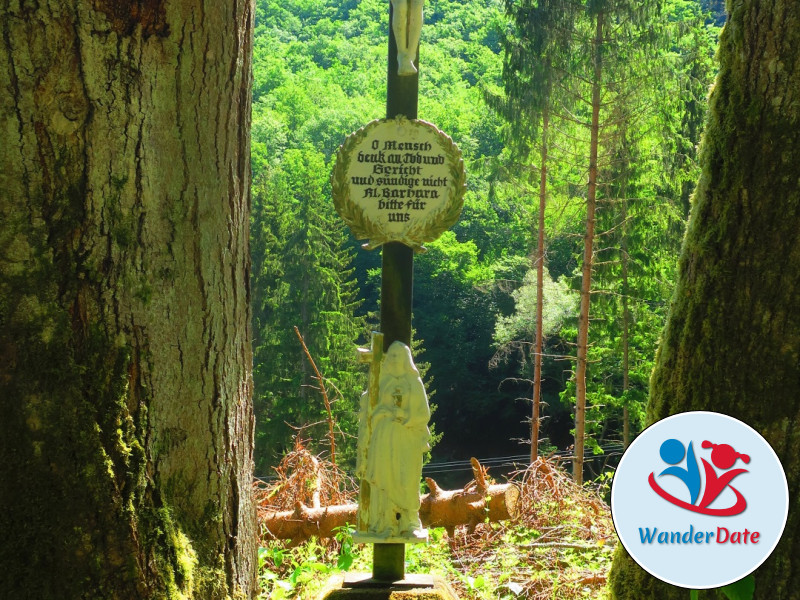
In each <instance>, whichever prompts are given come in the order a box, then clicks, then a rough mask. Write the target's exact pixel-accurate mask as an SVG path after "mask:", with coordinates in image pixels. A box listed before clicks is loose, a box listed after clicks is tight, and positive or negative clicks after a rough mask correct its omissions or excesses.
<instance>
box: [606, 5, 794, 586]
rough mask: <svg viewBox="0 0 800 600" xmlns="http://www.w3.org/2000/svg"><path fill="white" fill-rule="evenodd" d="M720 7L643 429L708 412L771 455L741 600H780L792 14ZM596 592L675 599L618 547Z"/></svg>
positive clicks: (790, 531)
mask: <svg viewBox="0 0 800 600" xmlns="http://www.w3.org/2000/svg"><path fill="white" fill-rule="evenodd" d="M728 7H729V9H730V10H731V14H730V17H729V20H728V23H727V25H726V27H725V30H724V31H723V33H722V36H721V39H720V49H719V55H718V56H719V60H720V72H719V76H718V78H717V82H716V85H715V87H714V90H713V92H712V95H711V107H710V113H709V122H708V125H707V128H706V133H705V137H704V141H703V147H702V153H701V161H702V162H701V164H702V167H703V173H702V176H701V179H700V183H699V185H698V188H697V192H696V194H695V199H694V206H693V209H692V215H691V220H690V224H689V230H688V232H687V236H686V239H685V242H684V248H683V253H682V256H681V260H680V270H679V280H678V286H677V289H676V293H675V296H674V298H673V302H672V306H671V307H670V313H669V318H668V321H667V325H666V328H665V330H664V333H663V336H662V340H661V344H660V350H659V353H658V356H657V362H656V368H655V371H654V373H653V377H652V383H651V395H650V403H649V405H648V420H649V422H651V423H652V422H653V421H655V420H657V419H660V418H663V417H666V416H668V415H670V414H673V413H676V412H680V411H685V410H712V411H718V412H722V413H726V414H729V415H731V416H734V417H737V418H739V419H742V420H744V421H746V422H747V423H749V424H750V425H752V426H753V427H754V428H755V429H757V430H758V431H759V432H761V434H762V435H763V436H764V437H765V438H766V439H767V441H768V442H769V443H770V444H771V445H772V447H773V448H774V449H775V451H776V453H777V454H778V456H779V457H780V459H781V461H782V462H783V465H784V468H785V471H786V476H787V479H788V483H789V497H790V499H791V501H792V502H793V506H792V508H790V510H789V520H788V523H787V524H786V529H785V531H784V534H783V538H782V539H781V542H780V543H779V544H778V546H777V548H776V549H775V551H774V553H773V555H772V556H771V557H770V558H769V559H768V560H767V562H765V563H764V564H763V565H762V566H761V567H760V568H759V569H758V570H757V571H756V572H755V577H756V591H755V598H756V599H767V598H769V599H771V600H789V599H794V598H797V597H798V594H799V593H800V563H798V559H797V557H798V556H800V510H798V498H800V495H798V493H800V489H799V488H800V429H798V427H797V423H798V421H799V420H800V376H798V365H799V364H800V310H798V307H800V302H799V301H798V298H800V235H798V232H800V180H798V165H800V4H798V3H797V2H795V1H794V0H743V1H741V2H733V3H729V4H728ZM610 583H611V588H612V590H613V596H614V597H615V598H618V599H631V600H633V599H636V600H649V599H656V598H657V599H659V600H670V599H673V598H674V599H676V600H677V599H680V600H684V599H685V598H687V597H688V592H687V591H686V590H684V589H679V588H673V587H671V586H668V585H666V584H662V583H660V582H659V581H657V580H655V579H654V578H652V577H650V576H649V575H647V574H646V573H645V572H644V571H642V570H641V569H640V568H639V567H638V566H637V565H635V564H634V563H633V562H632V561H631V560H630V558H629V557H628V556H627V555H626V554H625V553H624V551H623V550H622V547H621V546H620V547H619V548H618V553H617V555H616V556H615V560H614V565H613V568H612V571H611V576H610ZM700 598H704V599H708V598H717V599H721V598H722V594H721V593H719V592H715V591H710V592H701V593H700Z"/></svg>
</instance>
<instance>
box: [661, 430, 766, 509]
mask: <svg viewBox="0 0 800 600" xmlns="http://www.w3.org/2000/svg"><path fill="white" fill-rule="evenodd" d="M701 448H704V449H712V450H711V464H709V462H708V461H707V460H706V459H705V458H700V461H701V462H702V464H703V472H702V474H701V472H700V468H699V467H698V465H697V458H695V453H694V447H693V444H692V442H689V447H688V450H687V449H686V448H684V445H683V443H682V442H680V441H679V440H676V439H674V438H670V439H668V440H665V441H664V442H663V443H662V444H661V449H660V451H659V452H660V454H661V459H662V460H663V461H664V462H665V463H667V464H669V465H672V466H670V467H667V468H666V469H664V470H663V471H661V473H659V475H658V476H659V477H663V476H665V475H671V476H673V477H677V478H678V479H679V480H680V481H681V482H683V484H684V485H685V486H686V489H687V491H688V492H689V502H686V501H684V500H681V499H680V498H676V497H675V496H673V495H672V494H670V493H669V492H667V491H665V490H664V489H663V488H662V487H661V486H660V485H658V483H657V482H656V477H655V473H650V476H649V477H648V478H647V482H648V483H649V484H650V487H651V488H652V489H653V491H654V492H655V493H656V494H658V495H659V496H661V497H662V498H663V499H664V500H666V501H667V502H670V503H671V504H674V505H675V506H679V507H681V508H683V509H686V510H689V511H691V512H696V513H700V514H703V515H715V516H719V517H727V516H732V515H738V514H740V513H742V512H744V509H745V508H747V500H745V497H744V496H743V495H742V493H741V492H739V490H738V489H736V488H735V487H733V486H732V485H731V482H732V481H733V479H734V478H736V477H738V476H739V475H742V474H744V473H747V472H748V471H747V469H731V467H733V466H734V464H735V463H736V462H737V461H739V460H741V461H743V462H744V463H745V464H747V463H749V462H750V456H749V455H747V454H742V453H740V452H737V451H736V450H734V448H733V446H731V445H729V444H714V443H712V442H710V441H708V440H703V443H702V444H701ZM684 457H685V460H684ZM680 463H685V465H681V464H680ZM712 464H713V466H712ZM715 467H716V469H719V470H720V472H719V473H718V472H717V470H716V469H715ZM727 469H730V470H727ZM704 483H705V485H704ZM701 488H704V490H705V491H704V493H703V495H702V497H701V496H700V489H701ZM726 489H730V490H731V491H732V492H733V493H734V494H735V496H736V502H735V503H734V504H733V505H731V506H727V507H724V508H722V507H721V508H711V507H710V505H711V504H712V503H713V502H714V501H715V500H716V499H717V498H718V497H719V495H720V494H721V493H722V492H723V491H725V490H726ZM698 500H699V502H698Z"/></svg>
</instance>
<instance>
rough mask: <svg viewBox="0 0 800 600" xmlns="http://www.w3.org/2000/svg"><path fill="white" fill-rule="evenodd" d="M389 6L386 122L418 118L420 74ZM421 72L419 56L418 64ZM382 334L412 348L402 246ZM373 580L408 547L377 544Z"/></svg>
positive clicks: (408, 275)
mask: <svg viewBox="0 0 800 600" xmlns="http://www.w3.org/2000/svg"><path fill="white" fill-rule="evenodd" d="M392 16H393V10H392V7H391V3H390V5H389V55H388V65H387V76H386V118H387V119H392V118H394V117H397V116H399V115H404V116H405V117H406V118H408V119H416V118H417V99H418V93H419V73H416V74H414V75H404V76H402V77H401V76H399V75H398V74H397V42H396V41H395V39H394V32H393V31H392ZM414 64H415V65H416V66H417V68H419V53H418V54H417V57H416V59H415V61H414ZM381 258H382V268H381V332H382V333H383V335H384V337H383V349H384V351H386V350H388V349H389V346H390V345H391V344H392V342H394V341H395V340H400V341H401V342H403V343H404V344H406V345H408V346H411V297H412V293H413V289H414V251H413V250H412V249H411V248H409V247H408V246H406V245H405V244H402V243H400V242H388V243H386V244H384V245H383V247H382V250H381ZM372 577H373V578H374V579H378V580H381V581H398V580H401V579H403V578H404V577H405V544H375V546H374V554H373V560H372Z"/></svg>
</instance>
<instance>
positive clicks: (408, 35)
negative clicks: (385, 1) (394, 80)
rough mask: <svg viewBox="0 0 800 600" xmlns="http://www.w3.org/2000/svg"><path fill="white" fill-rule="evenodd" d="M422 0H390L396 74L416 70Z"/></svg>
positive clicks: (408, 73) (410, 72)
mask: <svg viewBox="0 0 800 600" xmlns="http://www.w3.org/2000/svg"><path fill="white" fill-rule="evenodd" d="M422 4H423V0H392V10H393V16H392V31H393V32H394V39H395V41H396V42H397V74H398V75H413V74H414V73H416V72H417V68H416V67H415V66H414V59H415V58H416V56H417V46H418V45H419V36H420V32H421V31H422Z"/></svg>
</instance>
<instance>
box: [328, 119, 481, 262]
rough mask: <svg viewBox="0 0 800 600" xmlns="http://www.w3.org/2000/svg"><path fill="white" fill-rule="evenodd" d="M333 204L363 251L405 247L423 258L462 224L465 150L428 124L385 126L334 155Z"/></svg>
mask: <svg viewBox="0 0 800 600" xmlns="http://www.w3.org/2000/svg"><path fill="white" fill-rule="evenodd" d="M331 183H332V188H333V202H334V205H335V206H336V210H337V212H338V213H339V215H340V216H341V217H342V219H344V221H345V223H347V225H348V226H349V227H350V230H351V231H352V232H353V235H354V236H355V237H356V239H368V240H369V241H368V242H367V243H366V244H364V247H365V248H368V249H372V248H376V247H378V246H380V245H381V244H385V243H386V242H402V243H404V244H406V245H407V246H410V247H411V248H414V249H415V250H417V251H419V250H421V249H422V244H423V243H424V242H430V241H432V240H435V239H436V238H438V237H439V236H440V235H441V234H442V233H443V232H444V231H446V230H447V229H449V228H450V227H452V226H453V224H455V222H456V221H457V220H458V217H459V215H460V214H461V207H462V206H463V204H464V192H465V191H466V173H465V172H464V161H463V160H462V159H461V151H460V150H459V149H458V147H457V146H456V145H455V143H453V140H452V139H450V137H449V136H447V135H445V134H444V133H442V132H441V131H439V129H437V128H436V126H434V125H431V124H430V123H427V122H425V121H420V120H409V119H406V118H405V117H402V116H401V117H398V118H396V119H381V120H376V121H372V122H371V123H369V124H368V125H366V126H364V127H363V128H361V129H359V130H358V131H356V132H355V133H353V134H351V135H349V136H348V137H347V139H345V141H344V143H343V144H342V145H341V146H340V147H339V150H338V152H337V153H336V166H335V167H334V169H333V175H332V176H331Z"/></svg>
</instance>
